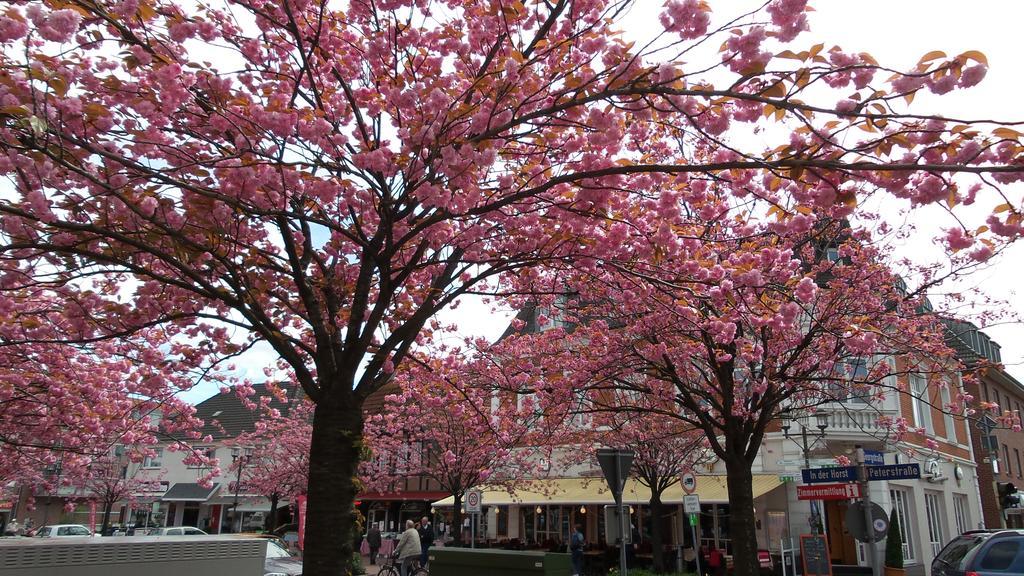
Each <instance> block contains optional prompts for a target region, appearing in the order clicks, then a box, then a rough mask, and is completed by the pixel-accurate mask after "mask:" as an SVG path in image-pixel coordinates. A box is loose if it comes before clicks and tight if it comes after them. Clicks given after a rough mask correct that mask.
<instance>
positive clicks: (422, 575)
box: [377, 554, 430, 576]
mask: <svg viewBox="0 0 1024 576" xmlns="http://www.w3.org/2000/svg"><path fill="white" fill-rule="evenodd" d="M397 562H398V558H396V557H395V556H394V555H393V554H392V555H389V556H385V557H384V563H383V564H381V565H380V570H379V571H378V572H377V576H401V574H402V572H401V570H399V568H398V564H397ZM427 568H428V566H421V565H420V561H419V559H418V558H417V559H416V561H415V562H414V563H413V565H412V570H411V571H410V572H409V576H429V574H430V571H429V570H428V569H427Z"/></svg>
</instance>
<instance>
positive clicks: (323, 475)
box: [302, 382, 363, 576]
mask: <svg viewBox="0 0 1024 576" xmlns="http://www.w3.org/2000/svg"><path fill="white" fill-rule="evenodd" d="M339 388H344V383H341V382H338V383H335V386H334V389H333V390H331V391H329V392H327V393H326V394H325V395H324V397H322V398H321V399H320V401H319V402H318V403H317V405H316V409H315V410H314V412H313V433H312V437H311V441H310V450H309V485H308V487H307V490H306V497H307V500H306V529H305V535H304V542H303V548H304V549H303V560H302V565H303V566H302V573H303V574H304V575H305V576H340V575H349V574H351V571H350V569H351V565H352V555H353V552H354V550H353V546H352V542H353V540H354V538H355V535H354V528H355V521H356V520H355V516H354V515H353V505H354V503H355V498H356V484H355V478H356V471H357V467H358V466H359V459H360V451H361V449H362V443H363V415H362V406H361V403H360V402H358V401H355V400H354V399H353V398H352V396H351V393H349V392H345V391H343V390H339Z"/></svg>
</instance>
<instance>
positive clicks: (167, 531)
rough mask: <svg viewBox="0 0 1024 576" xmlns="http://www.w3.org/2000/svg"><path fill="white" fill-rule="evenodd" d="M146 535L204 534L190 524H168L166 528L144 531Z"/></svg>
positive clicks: (204, 533)
mask: <svg viewBox="0 0 1024 576" xmlns="http://www.w3.org/2000/svg"><path fill="white" fill-rule="evenodd" d="M146 535H147V536H206V535H207V534H206V532H203V531H202V530H200V529H199V528H194V527H192V526H169V527H167V528H154V529H152V530H150V531H149V532H147V533H146Z"/></svg>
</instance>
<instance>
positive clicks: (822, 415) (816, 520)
mask: <svg viewBox="0 0 1024 576" xmlns="http://www.w3.org/2000/svg"><path fill="white" fill-rule="evenodd" d="M814 420H815V426H816V427H817V428H818V430H817V432H815V431H813V430H812V431H811V432H810V433H808V427H807V426H804V425H803V423H800V424H799V425H800V447H801V448H802V449H803V455H804V468H807V469H810V468H811V458H810V445H809V444H808V443H807V438H808V436H810V437H811V438H812V439H814V440H815V441H817V440H818V439H819V438H824V437H825V429H826V428H828V412H815V413H814ZM793 422H794V419H792V418H788V417H785V418H783V419H782V432H783V434H784V435H785V436H786V438H787V439H790V440H793V441H794V442H795V441H796V440H795V439H793V438H790V436H789V429H790V428H792V427H793ZM810 506H811V526H812V529H813V531H814V533H815V534H821V533H822V526H821V513H820V512H819V510H818V503H817V501H816V500H811V501H810Z"/></svg>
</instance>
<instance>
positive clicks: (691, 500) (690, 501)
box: [683, 475, 701, 574]
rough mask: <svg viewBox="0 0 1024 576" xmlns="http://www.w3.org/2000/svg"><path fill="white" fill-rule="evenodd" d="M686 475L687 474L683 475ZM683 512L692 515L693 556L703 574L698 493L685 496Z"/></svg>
mask: <svg viewBox="0 0 1024 576" xmlns="http://www.w3.org/2000/svg"><path fill="white" fill-rule="evenodd" d="M683 477H684V478H685V477H686V476H685V475H684V476H683ZM683 488H684V489H685V488H686V484H683ZM694 488H696V481H695V482H694ZM683 512H685V513H686V514H688V515H689V516H690V536H691V537H692V538H693V557H694V559H695V560H696V562H697V574H701V571H700V542H699V541H698V540H697V518H698V514H700V496H698V495H696V494H687V495H686V496H683Z"/></svg>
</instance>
